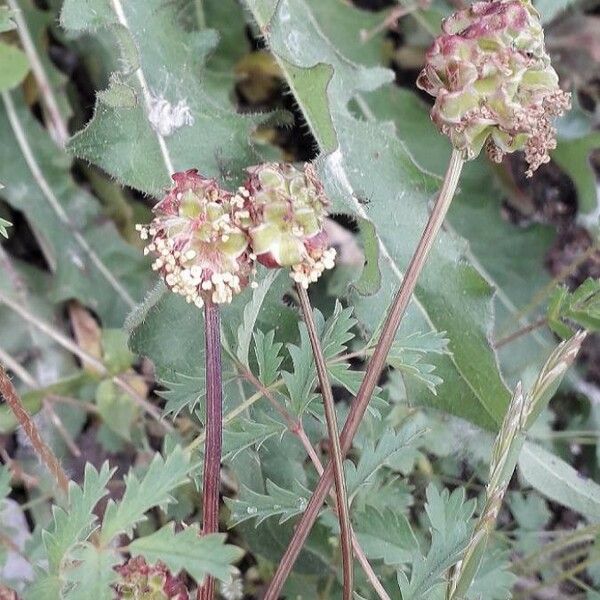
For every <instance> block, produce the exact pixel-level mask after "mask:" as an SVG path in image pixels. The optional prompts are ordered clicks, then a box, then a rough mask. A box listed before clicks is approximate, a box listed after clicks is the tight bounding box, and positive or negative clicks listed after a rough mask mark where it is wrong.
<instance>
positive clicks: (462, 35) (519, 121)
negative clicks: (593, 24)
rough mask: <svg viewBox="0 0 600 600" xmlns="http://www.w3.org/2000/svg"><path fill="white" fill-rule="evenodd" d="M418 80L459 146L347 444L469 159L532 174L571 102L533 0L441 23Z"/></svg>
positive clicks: (318, 493) (273, 591)
mask: <svg viewBox="0 0 600 600" xmlns="http://www.w3.org/2000/svg"><path fill="white" fill-rule="evenodd" d="M417 84H418V86H419V87H421V88H422V89H424V90H426V91H427V92H429V93H430V94H432V95H433V96H434V97H435V104H434V107H433V109H432V111H431V118H432V120H433V121H434V123H435V124H436V125H437V126H438V128H439V130H440V132H441V133H443V134H444V135H447V136H448V137H449V138H450V141H451V142H452V145H453V147H454V151H453V153H452V156H451V158H450V163H449V165H448V169H447V171H446V175H445V178H444V182H443V185H442V187H441V190H440V192H439V194H438V197H437V200H436V202H435V204H434V206H433V209H432V211H431V215H430V217H429V220H428V222H427V224H426V226H425V229H424V231H423V234H422V236H421V238H420V240H419V243H418V245H417V248H416V250H415V252H414V254H413V257H412V259H411V261H410V263H409V265H408V268H407V270H406V273H405V275H404V279H403V281H402V284H401V285H400V288H399V290H398V292H397V294H396V296H395V298H394V301H393V303H392V306H391V307H390V309H389V312H388V315H387V318H386V321H385V324H384V325H383V328H382V330H381V334H380V336H379V340H378V342H377V346H376V348H375V350H374V352H373V355H372V357H371V359H370V361H369V364H368V367H367V371H366V374H365V377H364V379H363V382H362V384H361V386H360V389H359V391H358V393H357V395H356V398H355V400H354V403H353V405H352V408H351V411H350V414H349V415H348V418H347V420H346V423H345V425H344V428H343V431H342V435H341V447H342V452H343V453H346V452H348V450H349V449H350V446H351V443H352V439H353V437H354V435H355V433H356V431H357V430H358V427H359V425H360V422H361V420H362V417H363V415H364V413H365V411H366V409H367V406H368V404H369V401H370V399H371V396H372V394H373V391H374V389H375V386H376V385H377V382H378V380H379V377H380V376H381V372H382V370H383V368H384V365H385V359H386V356H387V355H388V353H389V351H390V349H391V346H392V343H393V341H394V338H395V336H396V332H397V330H398V327H399V326H400V322H401V320H402V317H403V315H404V313H405V311H406V308H407V306H408V303H409V301H410V298H411V295H412V293H413V291H414V289H415V286H416V283H417V280H418V278H419V274H420V273H421V271H422V269H423V266H424V265H425V262H426V260H427V256H428V254H429V251H430V250H431V247H432V245H433V242H434V240H435V238H436V235H437V233H438V232H439V230H440V228H441V226H442V223H443V221H444V218H445V216H446V213H447V211H448V208H449V207H450V204H451V202H452V199H453V197H454V194H455V192H456V188H457V185H458V182H459V178H460V174H461V171H462V168H463V164H464V161H466V160H471V159H473V158H475V157H476V156H478V155H479V153H480V152H481V150H482V149H483V148H484V147H485V148H486V150H487V152H488V154H489V155H490V156H491V157H492V159H493V160H496V161H500V160H502V157H503V156H504V155H505V154H507V153H511V152H514V151H516V150H524V151H525V156H526V159H527V161H528V162H529V165H530V167H529V170H528V171H527V175H528V176H531V175H532V174H533V171H534V170H535V169H537V168H538V167H539V166H540V165H541V164H543V163H545V162H548V161H549V160H550V157H549V154H548V152H549V151H550V150H552V149H553V148H555V147H556V139H555V138H556V130H555V129H554V127H553V125H552V120H553V119H554V118H555V117H557V116H559V115H561V114H563V113H564V111H565V110H566V109H567V108H569V106H570V95H569V94H568V93H565V92H563V91H562V90H561V89H560V87H559V86H558V76H557V74H556V72H555V70H554V69H553V67H552V65H551V62H550V57H549V56H548V54H547V52H546V49H545V44H544V32H543V29H542V26H541V24H540V20H539V14H538V13H537V11H536V9H535V8H534V7H533V5H532V4H531V2H530V1H529V0H498V1H494V2H475V3H474V4H473V5H472V6H471V7H470V8H467V9H464V10H460V11H458V12H457V13H455V14H454V15H452V16H451V17H449V18H448V19H446V20H445V21H444V22H443V25H442V35H440V36H439V37H438V38H437V39H436V40H435V42H434V43H433V46H432V47H431V49H430V50H429V51H428V53H427V56H426V65H425V68H424V69H423V71H422V73H421V74H420V76H419V78H418V81H417ZM332 477H333V473H332V469H331V468H328V469H327V470H326V471H325V473H324V474H323V476H322V477H321V479H320V481H319V483H318V485H317V487H316V488H315V490H314V492H313V495H312V497H311V500H310V502H309V504H308V506H307V508H306V511H305V512H304V514H303V515H302V518H301V519H300V521H299V523H298V525H297V526H296V529H295V531H294V535H293V536H292V540H291V542H290V544H289V546H288V548H287V550H286V552H285V554H284V556H283V558H282V560H281V562H280V563H279V566H278V568H277V571H276V573H275V576H274V578H273V580H272V582H271V584H270V586H269V589H268V591H267V594H266V596H265V599H266V600H277V598H278V597H279V595H280V593H281V589H282V587H283V584H284V583H285V580H286V578H287V576H288V575H289V573H290V571H291V569H292V566H293V564H294V562H295V560H296V558H297V557H298V554H299V552H300V550H301V548H302V546H303V544H304V542H305V540H306V538H307V536H308V534H309V532H310V530H311V527H312V525H313V523H314V522H315V520H316V518H317V516H318V514H319V511H320V508H321V506H322V504H323V501H324V499H325V497H326V495H327V493H328V491H329V488H330V486H331V483H332Z"/></svg>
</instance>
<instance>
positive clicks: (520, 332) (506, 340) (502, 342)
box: [494, 317, 548, 350]
mask: <svg viewBox="0 0 600 600" xmlns="http://www.w3.org/2000/svg"><path fill="white" fill-rule="evenodd" d="M547 323H548V319H547V318H546V317H542V318H540V319H538V320H537V321H534V322H533V323H529V324H528V325H525V326H523V327H521V328H520V329H517V331H515V332H514V333H511V334H509V335H507V336H505V337H503V338H500V339H499V340H498V341H497V342H496V343H495V344H494V348H495V349H496V350H499V349H500V348H502V347H503V346H506V345H508V344H510V343H512V342H514V341H516V340H518V339H519V338H520V337H522V336H524V335H527V334H528V333H531V332H532V331H535V330H536V329H539V328H540V327H543V326H544V325H546V324H547Z"/></svg>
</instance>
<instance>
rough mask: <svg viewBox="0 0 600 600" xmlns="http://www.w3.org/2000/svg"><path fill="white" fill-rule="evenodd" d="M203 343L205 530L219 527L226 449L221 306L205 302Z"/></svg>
mask: <svg viewBox="0 0 600 600" xmlns="http://www.w3.org/2000/svg"><path fill="white" fill-rule="evenodd" d="M204 332H205V335H204V345H205V349H206V418H205V430H206V442H205V444H204V472H203V479H202V533H203V534H204V535H207V534H210V533H216V532H218V531H219V488H220V484H221V454H222V449H223V380H222V365H221V323H220V315H219V306H218V305H217V304H214V303H212V302H210V301H207V302H206V304H205V305H204ZM214 597H215V580H214V578H213V577H207V578H206V579H205V581H204V584H203V585H202V586H201V587H200V588H198V594H197V599H198V600H213V598H214Z"/></svg>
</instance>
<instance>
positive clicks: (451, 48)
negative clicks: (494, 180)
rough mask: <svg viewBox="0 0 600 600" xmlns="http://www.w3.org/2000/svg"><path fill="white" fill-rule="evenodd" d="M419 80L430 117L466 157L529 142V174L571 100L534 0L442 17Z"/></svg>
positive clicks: (478, 5)
mask: <svg viewBox="0 0 600 600" xmlns="http://www.w3.org/2000/svg"><path fill="white" fill-rule="evenodd" d="M417 85H418V86H419V87H420V88H421V89H423V90H425V91H427V92H428V93H430V94H431V95H432V96H434V97H435V99H436V100H435V104H434V107H433V109H432V111H431V118H432V120H433V121H434V123H435V124H436V125H437V127H438V129H439V130H440V131H441V132H442V133H443V134H445V135H447V136H448V137H449V138H450V140H451V142H452V145H453V146H454V147H455V148H456V149H457V150H459V151H461V152H462V154H463V158H464V159H465V160H467V159H472V158H475V157H476V156H477V155H478V154H479V153H480V152H481V150H482V148H484V147H485V149H486V151H487V153H488V155H489V156H490V158H491V159H492V160H494V161H495V162H500V161H501V160H502V158H503V157H504V155H505V154H508V153H511V152H515V151H516V150H523V151H524V152H525V158H526V159H527V162H528V163H529V170H528V171H527V175H528V176H529V177H530V176H532V175H533V172H534V171H535V170H536V169H537V168H538V167H539V166H540V165H542V164H543V163H546V162H548V161H549V160H550V156H549V152H550V151H551V150H553V149H554V148H556V129H555V128H554V126H553V120H554V119H555V117H558V116H560V115H562V114H563V113H564V112H565V111H566V110H568V109H569V108H570V102H571V95H570V94H568V93H566V92H564V91H562V90H561V89H560V87H559V85H558V75H557V74H556V71H555V70H554V68H553V67H552V65H551V63H550V57H549V55H548V53H547V52H546V48H545V44H544V32H543V29H542V25H541V23H540V18H539V14H538V12H537V11H536V9H535V8H534V7H533V5H532V4H531V2H530V1H529V0H495V1H493V2H475V3H474V4H473V5H472V6H471V7H469V8H466V9H464V10H459V11H458V12H456V13H455V14H454V15H452V16H451V17H449V18H447V19H446V20H445V21H444V22H443V24H442V35H440V36H439V37H438V38H437V39H436V40H435V42H434V44H433V46H432V47H431V49H430V50H429V52H428V53H427V57H426V64H425V68H424V69H423V71H422V72H421V74H420V76H419V78H418V81H417Z"/></svg>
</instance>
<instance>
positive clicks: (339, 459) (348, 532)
mask: <svg viewBox="0 0 600 600" xmlns="http://www.w3.org/2000/svg"><path fill="white" fill-rule="evenodd" d="M296 290H297V292H298V298H299V299H300V308H301V309H302V314H303V315H304V322H305V323H306V328H307V329H308V337H309V338H310V344H311V346H312V351H313V355H314V357H315V366H316V367H317V376H318V378H319V385H320V387H321V395H322V396H323V407H324V409H325V420H326V422H327V433H328V435H329V443H330V446H331V464H332V465H333V476H334V480H335V492H336V498H337V509H338V519H339V523H340V540H341V550H342V573H343V580H344V583H343V590H342V598H343V599H344V600H352V597H353V589H352V588H353V587H354V569H353V562H354V561H353V555H352V529H351V527H350V507H349V505H348V492H347V490H346V479H345V477H344V457H343V455H342V448H341V446H340V432H339V429H338V424H337V417H336V415H335V402H334V399H333V391H332V389H331V383H330V381H329V375H328V374H327V362H326V360H325V356H324V354H323V349H322V348H321V342H320V340H319V334H318V332H317V326H316V324H315V320H314V317H313V312H312V307H311V304H310V299H309V297H308V293H307V291H306V290H305V289H304V288H303V287H302V285H300V284H297V285H296Z"/></svg>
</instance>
